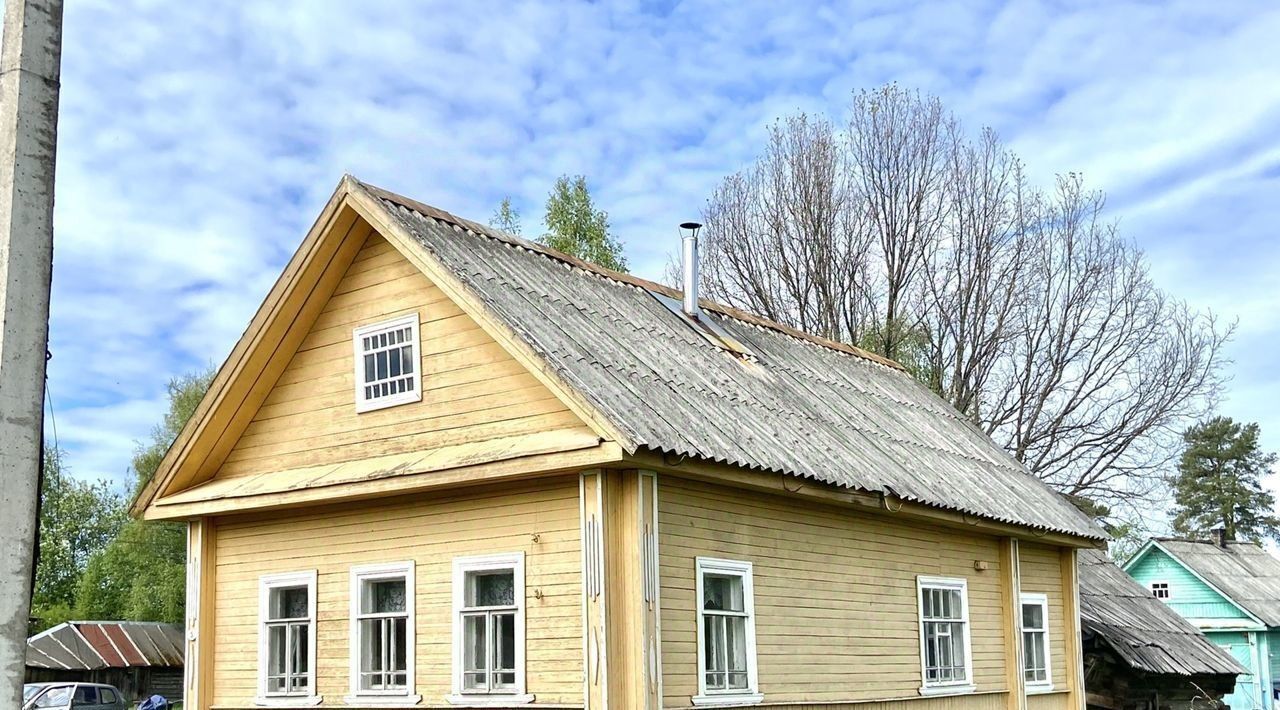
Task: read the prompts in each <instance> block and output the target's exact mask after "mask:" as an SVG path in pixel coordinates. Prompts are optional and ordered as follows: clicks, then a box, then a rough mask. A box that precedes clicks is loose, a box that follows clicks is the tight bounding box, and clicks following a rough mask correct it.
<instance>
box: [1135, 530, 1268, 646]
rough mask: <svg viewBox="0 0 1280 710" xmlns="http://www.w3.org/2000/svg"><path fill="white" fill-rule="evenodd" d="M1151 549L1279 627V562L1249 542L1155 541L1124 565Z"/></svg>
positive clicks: (1232, 600)
mask: <svg viewBox="0 0 1280 710" xmlns="http://www.w3.org/2000/svg"><path fill="white" fill-rule="evenodd" d="M1153 547H1158V548H1159V549H1162V550H1164V551H1165V552H1166V553H1167V554H1168V555H1169V556H1170V557H1172V558H1174V559H1175V560H1177V561H1178V562H1179V563H1181V564H1182V565H1183V566H1184V567H1186V568H1187V569H1188V570H1190V571H1191V572H1192V573H1193V574H1195V575H1196V576H1198V577H1200V578H1201V579H1202V580H1204V581H1205V582H1206V583H1208V584H1209V586H1211V587H1213V588H1214V589H1215V590H1216V591H1218V592H1219V593H1221V594H1222V595H1223V596H1225V597H1227V599H1229V600H1230V601H1231V602H1233V603H1235V604H1236V605H1237V606H1239V607H1240V608H1242V609H1243V610H1244V611H1246V612H1248V613H1249V614H1252V615H1253V616H1255V617H1257V618H1258V620H1259V621H1261V622H1262V623H1264V624H1266V625H1267V626H1275V627H1280V559H1276V558H1275V557H1274V556H1272V555H1271V553H1269V552H1267V551H1266V550H1264V549H1262V547H1261V546H1259V545H1255V544H1253V543H1250V542H1236V541H1229V542H1227V545H1226V547H1223V546H1221V545H1218V544H1217V543H1216V542H1210V541H1203V540H1184V539H1179V538H1154V539H1153V540H1152V541H1151V544H1149V545H1148V546H1147V548H1144V549H1143V550H1142V551H1140V552H1139V553H1138V554H1137V555H1135V556H1134V559H1133V560H1130V561H1129V562H1128V563H1127V564H1126V565H1125V566H1126V567H1130V566H1132V565H1133V564H1134V563H1136V562H1137V560H1138V559H1139V558H1140V557H1142V556H1144V555H1145V554H1146V552H1147V551H1149V550H1150V549H1152V548H1153Z"/></svg>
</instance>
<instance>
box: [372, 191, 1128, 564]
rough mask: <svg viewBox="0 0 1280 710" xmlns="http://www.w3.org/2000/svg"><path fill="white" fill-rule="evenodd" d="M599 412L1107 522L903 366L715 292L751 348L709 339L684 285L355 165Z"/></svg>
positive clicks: (711, 445) (626, 432)
mask: <svg viewBox="0 0 1280 710" xmlns="http://www.w3.org/2000/svg"><path fill="white" fill-rule="evenodd" d="M349 181H350V183H351V185H352V189H353V191H356V192H362V193H364V196H365V199H363V200H362V202H363V203H364V204H365V206H366V208H367V209H369V210H370V211H374V210H376V211H380V212H382V213H383V214H382V215H372V216H373V217H374V221H375V222H383V224H382V226H383V227H384V228H389V229H393V230H398V231H400V232H402V233H403V234H405V235H407V236H408V237H409V238H410V240H411V242H412V243H413V244H415V245H416V247H417V248H419V249H421V250H422V254H421V255H420V256H422V257H425V258H426V260H428V261H431V262H434V263H438V264H439V265H440V266H441V267H443V270H444V271H446V272H447V273H449V274H451V275H452V276H453V277H454V278H456V279H457V281H458V282H459V284H460V286H461V287H462V288H463V289H465V291H466V292H467V293H468V294H469V295H470V296H471V297H473V298H475V299H477V300H478V301H479V302H480V303H481V304H482V305H483V308H484V310H485V311H486V312H488V313H489V314H491V315H492V316H494V317H495V318H496V319H497V320H499V321H500V322H501V323H502V324H503V325H504V326H505V327H506V328H507V329H509V330H510V331H511V332H512V333H514V334H515V336H516V337H517V338H518V339H519V340H520V341H522V342H523V343H525V344H527V345H528V346H529V347H530V348H531V349H532V351H533V353H534V354H535V355H536V356H537V358H538V359H539V360H541V361H542V363H544V364H545V366H546V367H547V368H548V369H549V370H551V371H552V372H553V373H554V375H555V376H556V377H557V378H558V380H559V381H562V382H564V383H566V384H567V385H568V387H569V388H570V389H572V390H573V392H574V393H575V394H577V395H578V396H580V397H582V398H583V400H585V401H586V403H587V404H588V406H589V408H590V409H591V410H592V411H594V412H598V413H599V414H600V415H601V416H602V417H603V419H604V420H606V422H607V424H608V425H609V427H610V428H611V429H612V430H614V431H615V432H616V433H617V438H618V442H617V443H618V444H620V445H621V446H622V447H623V448H624V449H625V450H626V451H627V452H628V453H632V454H634V453H636V452H638V451H642V450H647V451H653V452H659V453H662V454H667V455H672V456H675V457H694V458H699V459H703V460H708V461H712V462H717V463H725V464H730V465H734V466H739V467H744V468H747V469H753V470H760V471H769V472H777V473H782V474H788V475H794V476H799V477H802V478H806V479H810V480H813V481H817V482H821V483H824V484H829V485H833V486H837V487H841V488H847V489H855V490H860V491H868V492H872V493H879V494H884V495H885V496H887V497H889V498H897V499H899V500H902V501H908V502H916V503H921V504H925V505H928V506H933V507H937V508H941V509H946V510H952V511H957V512H961V513H964V514H968V515H973V516H976V517H981V518H986V519H989V520H993V521H997V522H1002V523H1008V524H1013V525H1018V526H1024V527H1028V528H1033V529H1039V530H1045V531H1052V532H1058V533H1064V534H1067V535H1075V536H1079V537H1085V538H1091V539H1095V540H1100V539H1105V535H1104V533H1102V531H1101V530H1100V529H1099V528H1098V527H1097V526H1096V525H1095V524H1094V523H1093V521H1092V520H1090V519H1089V518H1088V517H1087V516H1085V515H1084V514H1083V513H1081V512H1080V511H1079V510H1077V509H1076V507H1075V506H1074V505H1072V504H1071V503H1069V502H1068V501H1067V500H1066V499H1065V498H1063V497H1062V496H1061V495H1059V494H1057V493H1055V492H1054V491H1052V490H1051V489H1049V488H1048V487H1047V486H1046V485H1044V484H1043V483H1042V482H1041V481H1039V480H1038V479H1036V478H1035V477H1033V476H1031V475H1030V474H1028V473H1027V472H1026V471H1025V469H1023V468H1022V467H1021V465H1019V464H1018V463H1017V462H1016V461H1014V460H1013V459H1012V458H1011V457H1010V456H1009V455H1008V454H1007V453H1005V452H1004V451H1003V450H1002V449H1001V448H1000V447H999V446H997V445H996V444H995V443H994V442H993V441H992V440H991V439H990V438H989V437H987V436H986V435H985V434H983V433H982V432H981V431H980V430H978V429H977V427H975V426H974V425H973V424H971V423H970V422H969V421H968V420H966V419H965V418H964V417H962V416H961V415H960V414H959V413H957V412H956V411H955V410H954V409H953V408H952V407H950V406H949V405H948V404H947V403H946V402H944V401H943V400H942V399H941V398H939V397H937V396H936V395H934V394H933V393H932V392H930V391H929V390H928V389H927V388H926V387H924V386H923V385H921V384H920V383H918V382H917V381H915V380H914V379H913V378H912V377H911V376H910V375H908V374H907V373H905V372H904V371H903V370H902V369H901V367H900V366H897V365H896V364H895V363H892V362H891V361H888V360H885V359H884V358H880V357H877V356H875V355H872V354H870V353H867V352H865V351H862V350H859V349H857V348H854V347H850V346H847V345H843V344H839V343H833V342H831V341H826V340H823V339H821V338H817V337H814V336H811V335H807V334H803V333H800V332H798V331H795V330H793V329H791V328H787V327H785V326H782V325H780V324H777V323H773V322H770V321H768V320H765V319H763V318H760V317H758V316H754V315H751V314H747V313H744V312H742V311H738V310H736V309H731V308H727V307H724V306H720V305H718V304H714V303H711V302H709V301H705V300H704V301H703V302H702V306H703V308H704V310H705V313H706V314H707V316H708V317H709V318H710V319H711V320H712V321H713V323H714V325H715V326H718V327H719V328H721V329H723V331H725V332H727V333H728V334H729V336H730V337H732V338H733V339H734V340H736V341H737V342H738V343H741V344H743V345H744V346H745V347H746V348H747V349H748V350H749V351H750V352H751V353H753V357H751V358H741V357H736V356H734V355H731V354H729V353H727V352H726V351H724V350H722V349H721V348H719V347H717V346H716V345H713V344H712V343H711V342H709V341H708V340H707V339H706V338H705V337H704V336H703V335H702V334H701V333H700V332H698V331H695V330H694V329H693V328H692V327H690V325H689V324H688V322H687V321H685V320H684V319H683V318H682V317H680V316H679V315H677V314H675V313H673V312H672V311H671V310H669V309H668V308H667V307H666V306H664V305H663V304H662V303H660V302H659V300H658V299H657V298H655V294H659V295H664V296H668V297H673V298H678V297H679V296H680V294H679V292H678V291H675V290H673V289H670V288H667V287H665V286H661V285H659V284H655V283H652V282H648V281H644V280H642V279H637V278H635V277H633V276H630V275H625V274H619V273H616V272H611V271H608V270H605V269H602V268H600V267H597V266H594V265H591V264H586V263H584V262H582V261H580V260H577V259H574V258H571V257H568V256H566V255H564V254H561V253H559V252H556V251H554V250H551V249H548V248H546V247H543V246H541V245H536V244H533V243H531V242H528V241H525V240H522V239H519V238H516V237H513V236H511V235H508V234H505V233H503V232H500V231H497V230H494V229H491V228H488V227H485V226H483V225H480V224H477V223H475V222H471V221H468V220H464V219H460V218H457V217H454V216H453V215H451V214H449V213H447V212H444V211H442V210H439V209H436V208H433V207H429V206H427V205H424V204H422V203H419V202H416V201H414V200H410V199H407V198H404V197H401V196H399V195H395V194H393V193H390V192H386V191H384V190H381V189H378V188H374V187H371V186H368V185H365V184H363V183H360V182H358V181H356V180H354V179H349Z"/></svg>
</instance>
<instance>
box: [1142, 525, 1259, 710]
mask: <svg viewBox="0 0 1280 710" xmlns="http://www.w3.org/2000/svg"><path fill="white" fill-rule="evenodd" d="M1124 568H1125V571H1126V572H1128V573H1129V574H1130V575H1132V576H1133V578H1134V579H1136V580H1138V582H1139V583H1141V584H1142V585H1143V586H1145V587H1146V588H1147V589H1149V590H1151V592H1152V594H1154V595H1155V596H1156V597H1157V598H1159V599H1160V600H1161V601H1163V602H1164V603H1166V604H1168V605H1169V607H1170V608H1171V609H1173V610H1174V611H1176V612H1178V613H1179V614H1181V615H1182V616H1183V617H1184V618H1186V619H1187V620H1188V621H1190V622H1191V623H1192V624H1194V625H1195V626H1196V627H1197V628H1199V629H1200V630H1201V631H1203V632H1204V633H1205V635H1206V636H1208V637H1209V639H1210V640H1211V641H1213V642H1214V643H1216V644H1218V645H1219V646H1221V647H1222V648H1224V649H1226V650H1227V651H1228V652H1229V653H1230V654H1231V655H1232V656H1234V657H1235V659H1236V660H1237V661H1239V662H1240V664H1241V665H1242V666H1244V667H1245V669H1246V670H1247V671H1248V672H1247V673H1244V674H1241V675H1240V676H1239V678H1238V679H1237V682H1236V687H1235V689H1234V690H1233V691H1232V692H1231V693H1230V694H1229V695H1228V696H1227V697H1226V699H1225V700H1226V703H1227V704H1228V705H1230V706H1231V707H1232V708H1237V709H1239V708H1273V707H1276V705H1277V704H1276V701H1275V690H1274V686H1275V684H1276V682H1277V681H1278V680H1280V560H1278V559H1276V558H1275V557H1274V556H1272V555H1271V554H1270V553H1268V552H1267V551H1266V550H1264V549H1262V547H1261V546H1259V545H1256V544H1254V543H1248V542H1237V541H1234V540H1227V539H1225V538H1224V536H1223V535H1221V531H1218V535H1217V536H1216V538H1215V539H1213V540H1181V539H1176V538H1154V539H1152V540H1149V541H1147V543H1146V544H1145V545H1144V546H1143V547H1142V548H1141V549H1140V550H1138V552H1137V553H1136V554H1135V555H1134V556H1133V557H1132V558H1131V559H1130V560H1129V561H1128V562H1126V563H1125V566H1124Z"/></svg>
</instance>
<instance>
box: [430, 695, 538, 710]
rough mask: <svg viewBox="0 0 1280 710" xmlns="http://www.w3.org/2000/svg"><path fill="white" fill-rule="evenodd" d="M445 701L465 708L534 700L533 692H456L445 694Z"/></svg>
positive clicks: (525, 703)
mask: <svg viewBox="0 0 1280 710" xmlns="http://www.w3.org/2000/svg"><path fill="white" fill-rule="evenodd" d="M444 699H445V702H447V703H449V704H450V705H457V706H458V707H464V708H468V707H469V708H505V707H510V706H512V705H528V704H529V703H531V702H533V694H532V693H520V694H513V695H499V694H497V693H494V694H492V695H463V694H459V693H454V694H452V695H446V696H444Z"/></svg>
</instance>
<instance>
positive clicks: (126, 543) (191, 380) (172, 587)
mask: <svg viewBox="0 0 1280 710" xmlns="http://www.w3.org/2000/svg"><path fill="white" fill-rule="evenodd" d="M213 375H214V371H213V370H212V369H209V370H205V371H203V372H198V373H192V374H189V375H185V376H183V377H178V378H175V379H173V380H171V381H170V382H169V385H168V389H169V410H168V412H166V413H165V416H164V419H163V421H161V422H160V423H159V424H158V425H156V427H155V429H153V430H152V432H151V439H150V441H148V442H146V443H144V444H139V446H138V448H137V450H135V451H134V455H133V466H132V468H133V472H134V475H135V476H136V480H135V483H134V495H135V496H136V495H137V493H138V491H141V490H142V487H143V486H144V485H146V483H147V482H148V481H150V480H151V477H152V476H154V475H155V473H156V469H157V468H159V466H160V461H161V460H162V459H164V454H165V452H166V451H167V450H168V449H169V445H170V444H171V443H173V440H174V438H176V437H177V436H178V432H180V431H182V427H183V426H184V425H185V424H186V423H187V420H188V419H190V418H191V415H192V414H193V413H194V412H195V410H196V406H198V405H199V404H200V399H201V398H202V397H204V393H205V391H206V390H208V389H209V383H210V382H212V381H213ZM186 554H187V550H186V530H185V529H184V528H183V526H182V525H180V524H177V523H158V522H148V521H145V520H130V521H129V522H127V523H125V525H124V527H123V528H121V530H120V534H119V535H117V536H116V537H115V539H114V540H112V541H111V543H110V544H109V545H107V547H106V548H105V549H103V550H102V551H100V552H98V553H97V554H95V555H93V557H92V558H91V559H90V560H89V563H88V565H87V567H86V568H85V571H84V575H83V576H82V577H81V579H80V585H79V588H78V589H77V592H76V603H75V611H76V614H77V615H79V616H81V617H84V618H94V619H128V620H134V621H167V622H170V623H180V622H181V621H182V619H183V616H184V610H185V603H186V598H185V588H186V574H187V570H186Z"/></svg>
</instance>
